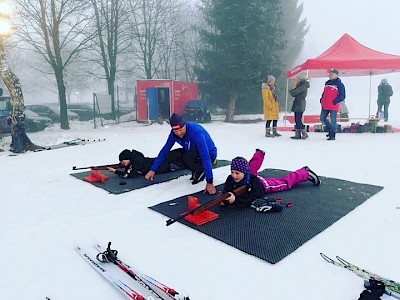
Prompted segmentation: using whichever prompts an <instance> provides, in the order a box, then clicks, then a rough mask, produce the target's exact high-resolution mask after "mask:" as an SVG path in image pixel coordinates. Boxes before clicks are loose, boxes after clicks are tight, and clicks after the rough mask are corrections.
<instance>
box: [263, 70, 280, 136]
mask: <svg viewBox="0 0 400 300" xmlns="http://www.w3.org/2000/svg"><path fill="white" fill-rule="evenodd" d="M261 95H262V99H263V110H264V120H265V121H266V123H265V137H276V136H281V135H280V134H279V133H278V132H277V131H276V128H277V125H278V119H279V103H278V96H277V94H276V90H275V77H274V76H272V75H268V76H267V82H263V83H262V85H261ZM271 121H272V133H271V129H270V126H271Z"/></svg>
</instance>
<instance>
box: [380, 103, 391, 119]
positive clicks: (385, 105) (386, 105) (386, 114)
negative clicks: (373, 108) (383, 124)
mask: <svg viewBox="0 0 400 300" xmlns="http://www.w3.org/2000/svg"><path fill="white" fill-rule="evenodd" d="M389 104H390V102H381V101H379V102H378V113H379V112H380V111H382V106H383V115H384V118H385V121H387V120H388V119H389ZM378 117H379V116H378Z"/></svg>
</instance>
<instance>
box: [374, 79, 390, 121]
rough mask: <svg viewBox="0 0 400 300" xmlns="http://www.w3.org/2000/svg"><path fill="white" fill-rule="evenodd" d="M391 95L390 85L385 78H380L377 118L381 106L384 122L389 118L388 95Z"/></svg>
mask: <svg viewBox="0 0 400 300" xmlns="http://www.w3.org/2000/svg"><path fill="white" fill-rule="evenodd" d="M391 96H393V89H392V87H391V85H390V84H389V83H388V81H387V79H386V78H383V79H382V80H381V84H380V85H378V112H377V118H379V117H380V116H379V115H378V114H379V113H380V112H381V111H382V107H383V110H384V112H383V114H384V118H385V122H387V121H388V120H389V104H390V97H391Z"/></svg>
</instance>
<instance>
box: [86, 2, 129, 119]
mask: <svg viewBox="0 0 400 300" xmlns="http://www.w3.org/2000/svg"><path fill="white" fill-rule="evenodd" d="M91 4H92V5H93V8H94V14H95V19H96V35H97V38H96V40H95V41H94V45H95V48H94V50H95V51H96V52H98V53H99V55H100V60H96V62H97V63H99V64H100V66H101V67H102V69H103V70H104V74H105V79H106V80H107V88H108V94H109V95H110V96H111V108H112V117H113V118H115V80H116V76H117V71H118V57H119V54H121V53H123V52H125V51H126V50H127V49H128V47H129V46H130V40H131V37H130V35H129V34H128V29H129V28H128V26H127V22H128V17H129V15H128V7H129V6H128V3H127V1H126V0H91Z"/></svg>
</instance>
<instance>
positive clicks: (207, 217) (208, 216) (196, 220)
mask: <svg viewBox="0 0 400 300" xmlns="http://www.w3.org/2000/svg"><path fill="white" fill-rule="evenodd" d="M199 206H200V204H199V199H198V198H196V197H194V196H188V208H189V211H190V210H194V209H195V208H197V207H199ZM218 217H219V215H218V214H217V213H215V212H212V211H210V210H205V211H203V212H201V213H199V214H196V215H190V214H189V215H187V216H186V217H185V218H184V219H185V220H186V221H188V222H190V223H193V224H195V225H197V226H200V225H203V224H206V223H208V222H210V221H212V220H215V219H217V218H218Z"/></svg>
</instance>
